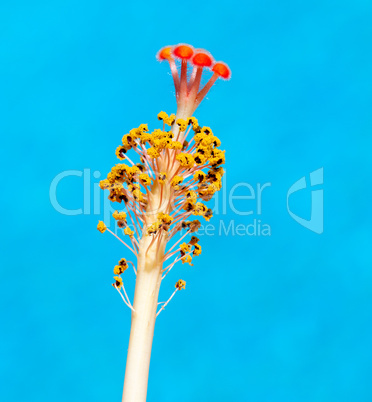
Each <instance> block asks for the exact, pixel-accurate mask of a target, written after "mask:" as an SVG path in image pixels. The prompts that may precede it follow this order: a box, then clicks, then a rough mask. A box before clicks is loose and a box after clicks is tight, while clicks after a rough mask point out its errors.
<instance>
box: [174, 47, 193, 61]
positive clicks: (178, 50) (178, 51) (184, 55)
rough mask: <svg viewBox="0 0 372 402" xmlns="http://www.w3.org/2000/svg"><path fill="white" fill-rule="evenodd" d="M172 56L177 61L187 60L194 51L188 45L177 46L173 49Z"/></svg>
mask: <svg viewBox="0 0 372 402" xmlns="http://www.w3.org/2000/svg"><path fill="white" fill-rule="evenodd" d="M173 54H174V55H175V56H176V57H178V58H179V59H185V60H188V59H190V58H191V57H192V55H193V54H194V49H193V48H192V47H191V46H189V45H177V46H175V47H174V49H173Z"/></svg>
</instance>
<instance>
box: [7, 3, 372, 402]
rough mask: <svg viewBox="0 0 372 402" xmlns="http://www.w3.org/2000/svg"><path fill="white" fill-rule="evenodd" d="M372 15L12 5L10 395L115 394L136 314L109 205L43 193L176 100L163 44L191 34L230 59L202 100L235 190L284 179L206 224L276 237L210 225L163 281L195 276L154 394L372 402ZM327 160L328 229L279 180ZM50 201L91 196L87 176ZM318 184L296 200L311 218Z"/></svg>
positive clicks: (28, 400) (237, 6)
mask: <svg viewBox="0 0 372 402" xmlns="http://www.w3.org/2000/svg"><path fill="white" fill-rule="evenodd" d="M371 17H372V3H371V2H370V1H367V0H364V1H357V0H356V1H324V0H323V1H320V0H317V1H314V2H311V3H307V2H300V1H297V2H296V1H290V0H289V1H283V2H275V1H273V0H268V1H262V2H252V1H249V2H246V3H244V4H243V3H242V2H240V1H236V0H233V1H230V2H228V3H216V2H209V1H206V2H203V3H200V2H197V1H188V2H185V3H184V2H157V3H152V2H138V3H134V2H133V3H129V2H128V3H125V2H117V1H114V2H102V1H94V0H93V1H89V2H88V1H80V2H75V1H70V0H64V1H52V2H50V1H33V2H26V1H17V0H15V1H11V2H2V4H1V6H0V54H1V56H0V57H1V63H0V82H1V89H0V132H1V140H2V141H1V167H2V172H3V174H2V197H1V211H2V214H1V242H0V249H1V284H0V287H1V288H0V311H1V330H0V340H1V342H0V399H1V400H2V401H4V402H8V401H9V402H46V401H50V400H53V401H67V400H68V401H90V402H95V401H119V400H121V399H120V398H121V393H122V383H123V378H124V368H125V358H126V348H127V343H128V336H129V328H130V313H129V310H128V309H127V308H126V307H125V306H124V305H123V303H122V302H121V300H120V298H119V297H118V295H117V293H116V292H115V291H114V290H113V288H112V287H111V285H110V284H111V280H112V268H113V265H114V264H115V263H116V261H117V260H118V259H119V258H120V257H127V256H128V255H127V253H126V251H125V250H123V248H122V247H121V246H120V243H119V242H117V241H116V240H115V239H114V238H113V237H111V236H110V235H109V234H107V233H106V234H105V235H101V234H100V233H99V232H98V231H97V230H96V225H97V221H98V219H101V218H102V214H103V213H102V206H101V209H100V210H99V211H98V214H97V215H94V213H93V212H94V211H93V199H92V200H91V208H92V211H91V213H90V214H88V213H86V214H80V215H75V216H66V215H63V214H60V213H58V212H57V211H56V210H55V209H54V208H53V207H52V205H51V203H50V200H49V187H50V183H51V182H52V180H53V178H54V177H55V176H56V175H57V174H58V173H60V172H63V171H65V170H70V169H73V170H78V171H83V169H91V174H92V173H93V172H94V171H99V172H101V173H102V175H105V174H106V173H107V172H108V170H109V169H110V167H111V166H112V165H113V164H114V163H116V159H115V155H114V151H115V148H116V146H117V145H118V144H119V143H120V140H121V137H122V135H123V134H124V133H125V132H127V131H128V130H129V129H131V128H132V127H136V126H138V125H139V124H140V123H146V122H147V123H149V124H150V126H151V128H157V127H158V122H157V120H156V115H157V113H158V112H159V111H160V110H165V111H167V112H169V113H170V112H173V111H175V99H174V94H173V86H172V80H171V77H170V75H169V69H168V66H167V65H166V63H164V64H158V63H157V62H156V60H155V54H156V52H157V51H158V49H159V48H161V47H162V46H164V45H168V44H175V43H179V42H187V43H191V44H192V45H194V46H196V47H203V48H206V49H208V50H209V51H210V52H212V54H213V55H214V56H215V58H216V59H217V60H224V61H226V62H227V63H228V64H229V65H230V67H231V69H232V72H233V76H232V80H231V81H229V82H222V81H221V82H218V83H217V85H216V86H215V87H214V88H213V89H212V91H211V92H210V94H209V96H208V100H206V101H205V102H203V104H202V106H201V107H200V109H199V110H198V111H197V112H196V117H198V119H199V121H201V122H202V124H205V125H208V126H211V127H212V128H213V130H214V132H215V134H216V135H218V136H219V137H220V138H221V139H222V141H223V147H224V148H225V149H226V155H227V164H226V170H227V185H226V189H227V190H228V191H229V190H230V189H231V188H232V187H233V186H234V185H235V184H237V183H240V182H247V183H250V184H252V185H253V186H255V185H256V183H267V182H270V183H271V187H270V188H267V189H266V190H264V192H263V199H262V214H261V215H258V214H257V210H256V206H255V203H254V201H253V200H250V201H249V200H248V201H247V200H246V201H236V207H238V206H239V208H241V209H243V208H245V209H246V210H250V209H252V210H253V212H254V213H253V214H252V215H248V216H241V215H237V214H235V213H233V211H232V209H231V207H230V206H229V205H227V209H226V214H222V213H220V214H219V215H216V216H215V217H214V218H213V220H212V221H211V222H212V223H215V224H216V225H217V226H218V225H219V221H220V220H223V221H224V222H225V223H226V224H228V223H229V222H230V221H231V220H234V221H235V223H236V224H239V223H241V224H244V225H247V224H250V223H252V221H253V219H254V218H256V219H261V222H262V223H267V224H269V225H270V227H271V236H270V237H269V236H267V237H265V236H237V235H235V236H233V235H232V233H230V234H229V235H227V236H226V235H224V234H222V235H221V236H219V235H215V236H212V237H208V236H204V237H203V239H202V246H203V254H202V256H200V257H199V259H198V260H196V261H195V265H194V267H188V266H187V267H186V266H178V267H177V268H175V269H174V271H172V274H171V275H169V277H167V280H166V281H165V282H164V284H163V286H162V289H161V300H163V299H166V298H167V296H168V295H170V293H171V292H172V291H173V289H174V287H173V286H174V282H175V281H176V280H177V279H178V278H179V277H181V278H183V279H185V280H186V281H187V287H186V291H183V292H180V293H179V294H177V296H176V298H175V299H174V300H173V301H172V303H171V304H170V305H169V307H168V308H167V309H166V311H165V312H162V314H161V316H160V317H159V320H158V322H157V325H156V329H155V332H156V333H155V339H154V345H153V346H154V347H153V355H152V363H151V368H150V381H149V394H148V401H150V402H151V401H152V402H154V401H159V402H160V401H162V402H166V401H174V400H177V401H179V402H183V401H239V402H240V401H241V402H245V401H260V402H263V401H268V402H281V401H283V402H291V401H295V402H298V401H301V402H307V401H311V402H314V401H316V402H319V401H321V402H333V401H335V402H336V401H337V402H341V401H342V402H343V401H358V402H364V401H371V400H372V386H371V382H370V380H371V378H370V377H371V372H372V349H371V336H372V323H371V315H372V314H371V311H372V297H371V287H372V273H371V262H372V257H371V240H372V238H371V209H370V205H371V185H370V183H371V179H370V178H371V174H372V169H371V163H370V154H371V145H372V142H371V128H372V120H371V100H372V96H371V94H372V92H371V90H372V78H371V71H372V57H371V39H372V26H371V22H370V21H371ZM321 167H324V186H323V188H324V216H325V220H324V233H323V234H321V235H318V234H315V233H313V232H311V231H309V230H307V229H305V228H304V227H302V226H300V225H299V224H298V223H296V222H295V221H294V220H293V219H292V218H291V217H290V216H289V215H288V213H287V210H286V193H287V190H288V189H289V187H290V186H291V185H292V184H293V183H294V182H295V181H296V180H298V179H300V178H301V177H302V176H306V177H308V175H309V173H310V172H312V171H314V170H316V169H318V168H321ZM98 181H99V179H95V178H94V177H93V176H91V190H92V191H93V185H94V183H97V182H98ZM240 191H241V193H242V194H243V193H244V189H240ZM236 194H238V192H237V193H236ZM57 196H58V200H59V202H60V203H61V205H63V206H64V207H65V208H70V209H76V208H83V178H82V177H69V178H66V179H64V180H63V181H61V183H60V185H59V187H58V192H57ZM100 196H101V200H102V202H103V194H100ZM92 197H93V196H92ZM310 197H311V196H310V189H307V190H304V191H302V192H299V193H298V194H296V195H293V199H292V200H291V208H292V210H293V211H294V212H295V213H296V214H299V215H301V216H303V217H305V218H306V219H309V214H310ZM168 278H169V279H168ZM127 287H128V291H129V293H130V294H131V295H132V294H133V275H132V276H131V274H129V276H128V286H127Z"/></svg>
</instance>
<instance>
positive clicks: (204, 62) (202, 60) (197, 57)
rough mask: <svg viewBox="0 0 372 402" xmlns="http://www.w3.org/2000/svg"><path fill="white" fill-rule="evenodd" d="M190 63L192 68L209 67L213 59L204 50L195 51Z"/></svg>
mask: <svg viewBox="0 0 372 402" xmlns="http://www.w3.org/2000/svg"><path fill="white" fill-rule="evenodd" d="M191 62H192V64H194V66H198V67H211V66H212V64H213V57H212V55H211V54H209V53H208V52H207V51H205V50H197V51H196V53H195V54H194V57H193V58H192V60H191Z"/></svg>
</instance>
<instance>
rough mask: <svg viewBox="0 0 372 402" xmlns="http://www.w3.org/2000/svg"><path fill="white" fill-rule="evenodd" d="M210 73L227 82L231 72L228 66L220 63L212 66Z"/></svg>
mask: <svg viewBox="0 0 372 402" xmlns="http://www.w3.org/2000/svg"><path fill="white" fill-rule="evenodd" d="M212 71H213V72H214V73H216V74H218V75H219V76H220V77H221V78H223V79H225V80H228V79H230V77H231V70H230V69H229V66H228V65H227V64H226V63H223V62H222V61H219V62H218V63H216V64H215V65H214V66H213V68H212Z"/></svg>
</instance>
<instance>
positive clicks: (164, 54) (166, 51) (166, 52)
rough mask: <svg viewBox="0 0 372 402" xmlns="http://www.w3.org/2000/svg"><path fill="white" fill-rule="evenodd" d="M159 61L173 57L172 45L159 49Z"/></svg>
mask: <svg viewBox="0 0 372 402" xmlns="http://www.w3.org/2000/svg"><path fill="white" fill-rule="evenodd" d="M156 57H157V59H158V60H159V61H163V60H169V59H171V58H172V47H171V46H166V47H163V48H161V49H160V50H159V52H158V54H157V55H156Z"/></svg>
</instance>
